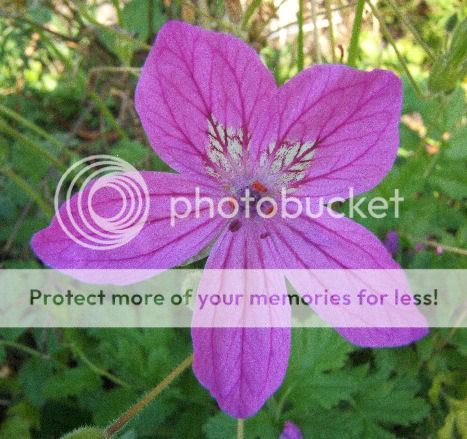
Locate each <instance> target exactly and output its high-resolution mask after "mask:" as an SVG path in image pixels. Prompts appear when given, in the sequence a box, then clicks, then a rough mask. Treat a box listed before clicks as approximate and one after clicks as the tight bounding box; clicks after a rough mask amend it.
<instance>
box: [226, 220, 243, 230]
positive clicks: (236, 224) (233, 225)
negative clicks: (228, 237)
mask: <svg viewBox="0 0 467 439" xmlns="http://www.w3.org/2000/svg"><path fill="white" fill-rule="evenodd" d="M240 227H242V223H241V222H240V220H238V219H235V220H233V221H232V222H231V223H230V224H229V230H230V231H231V232H237V231H238V230H239V229H240Z"/></svg>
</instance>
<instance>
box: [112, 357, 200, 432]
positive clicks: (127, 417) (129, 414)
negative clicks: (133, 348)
mask: <svg viewBox="0 0 467 439" xmlns="http://www.w3.org/2000/svg"><path fill="white" fill-rule="evenodd" d="M192 362H193V354H191V355H189V356H188V357H187V358H185V359H184V360H183V361H182V362H181V363H180V364H179V365H178V366H177V367H176V368H175V369H174V370H172V372H170V373H169V374H168V375H167V376H166V377H165V378H164V379H163V380H162V381H161V382H160V383H159V384H158V385H157V386H156V387H154V388H153V389H152V390H150V391H149V392H148V393H147V394H146V395H145V396H144V397H143V398H142V399H140V400H139V401H138V402H137V403H136V404H135V405H134V406H132V407H130V408H129V409H128V410H127V411H126V412H125V413H123V415H121V416H120V417H119V418H118V419H117V420H116V421H115V422H114V423H113V424H111V425H109V426H108V427H107V428H106V429H105V432H104V436H105V437H106V438H111V437H112V435H114V434H115V433H116V432H117V431H119V430H120V429H121V428H123V427H124V426H125V425H126V424H127V423H128V422H129V421H131V420H132V419H133V418H134V417H135V416H136V415H137V414H138V413H139V412H140V411H141V410H143V409H144V408H145V407H146V406H147V405H148V404H149V403H151V402H152V401H153V400H154V399H155V398H156V397H157V396H158V395H159V394H160V393H161V392H162V391H163V390H164V389H166V388H167V387H168V386H169V385H170V384H171V383H172V382H173V381H174V380H175V379H176V378H177V377H178V376H179V375H180V374H181V373H182V372H183V371H184V370H185V369H187V368H188V367H189V366H190V365H191V363H192Z"/></svg>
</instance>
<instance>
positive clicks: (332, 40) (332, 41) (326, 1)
mask: <svg viewBox="0 0 467 439" xmlns="http://www.w3.org/2000/svg"><path fill="white" fill-rule="evenodd" d="M324 4H325V6H326V16H327V19H328V22H329V44H330V45H331V59H332V63H333V64H336V61H337V60H336V50H335V45H336V41H335V38H334V25H333V22H332V11H331V0H324Z"/></svg>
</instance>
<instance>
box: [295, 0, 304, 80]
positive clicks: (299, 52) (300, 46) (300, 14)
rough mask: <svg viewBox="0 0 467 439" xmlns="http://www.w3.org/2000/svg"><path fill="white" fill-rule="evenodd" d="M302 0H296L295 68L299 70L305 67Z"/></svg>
mask: <svg viewBox="0 0 467 439" xmlns="http://www.w3.org/2000/svg"><path fill="white" fill-rule="evenodd" d="M303 1H304V0H298V14H297V20H298V35H297V68H298V71H299V72H301V71H302V70H303V68H304V67H305V56H304V52H303Z"/></svg>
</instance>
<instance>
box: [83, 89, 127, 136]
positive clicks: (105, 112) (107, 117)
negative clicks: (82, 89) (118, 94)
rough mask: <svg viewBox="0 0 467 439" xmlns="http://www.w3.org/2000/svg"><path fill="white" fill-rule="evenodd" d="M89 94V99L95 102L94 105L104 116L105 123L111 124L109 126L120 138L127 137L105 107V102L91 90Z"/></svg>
mask: <svg viewBox="0 0 467 439" xmlns="http://www.w3.org/2000/svg"><path fill="white" fill-rule="evenodd" d="M90 96H91V99H92V100H93V101H94V103H95V104H96V107H97V108H98V109H99V111H100V112H101V113H102V115H103V116H104V118H105V120H106V121H107V123H108V124H109V125H111V127H112V128H113V129H114V130H115V131H116V132H117V134H118V135H119V136H120V138H121V139H127V138H128V135H127V134H126V132H125V130H124V129H123V128H122V127H121V126H120V125H119V123H118V122H117V120H116V119H115V117H114V115H113V114H112V112H111V111H110V110H109V108H108V107H107V105H106V104H105V102H104V101H103V100H102V98H101V97H100V96H99V95H98V94H97V93H96V92H91V94H90Z"/></svg>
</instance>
